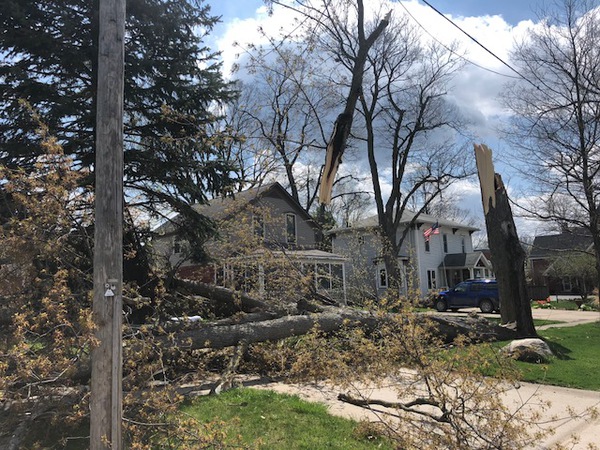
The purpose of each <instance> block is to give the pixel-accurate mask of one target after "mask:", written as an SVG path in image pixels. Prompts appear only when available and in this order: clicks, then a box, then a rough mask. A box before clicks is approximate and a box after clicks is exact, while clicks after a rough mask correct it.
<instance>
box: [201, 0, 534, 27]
mask: <svg viewBox="0 0 600 450" xmlns="http://www.w3.org/2000/svg"><path fill="white" fill-rule="evenodd" d="M428 2H429V3H430V4H431V5H432V6H434V7H435V8H437V9H438V10H440V11H441V12H443V13H444V14H451V15H453V16H483V15H486V14H487V15H498V14H499V15H501V16H502V17H503V18H504V20H506V21H507V22H508V23H510V24H512V25H516V24H517V23H518V22H519V21H521V20H527V19H533V18H535V17H536V11H537V10H538V8H539V6H541V5H542V4H543V2H541V1H540V0H431V1H428ZM207 3H208V4H209V5H211V11H212V12H213V14H215V15H219V16H223V20H224V21H228V20H231V19H233V18H240V19H245V18H248V17H252V16H254V13H255V12H256V10H257V9H258V8H260V7H261V6H263V5H264V2H263V1H262V0H208V1H207Z"/></svg>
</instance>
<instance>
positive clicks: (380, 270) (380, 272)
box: [376, 266, 389, 289]
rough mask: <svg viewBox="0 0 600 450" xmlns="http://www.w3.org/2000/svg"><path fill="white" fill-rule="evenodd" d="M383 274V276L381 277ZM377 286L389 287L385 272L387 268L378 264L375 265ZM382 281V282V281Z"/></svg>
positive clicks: (380, 287)
mask: <svg viewBox="0 0 600 450" xmlns="http://www.w3.org/2000/svg"><path fill="white" fill-rule="evenodd" d="M382 275H383V277H382ZM376 277H377V288H379V289H387V288H388V287H389V280H388V274H387V269H386V268H385V266H378V267H377V274H376ZM382 281H383V283H382Z"/></svg>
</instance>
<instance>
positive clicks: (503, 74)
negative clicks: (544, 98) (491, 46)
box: [398, 1, 522, 79]
mask: <svg viewBox="0 0 600 450" xmlns="http://www.w3.org/2000/svg"><path fill="white" fill-rule="evenodd" d="M398 3H400V6H402V8H404V10H405V11H406V14H408V15H409V16H410V17H411V18H412V20H414V22H415V23H416V24H417V25H418V26H419V27H421V29H422V30H423V31H424V32H425V33H427V34H428V35H429V36H430V37H431V38H432V39H433V40H434V41H436V42H437V43H438V44H440V45H441V46H442V47H444V48H445V49H446V50H448V51H449V52H450V53H452V54H454V55H456V56H457V57H459V58H460V59H462V60H464V61H466V62H467V63H469V64H471V65H473V66H475V67H479V68H480V69H482V70H485V71H487V72H491V73H493V74H495V75H500V76H503V77H507V78H513V79H518V78H519V77H515V76H513V75H508V74H506V73H502V72H498V71H496V70H493V69H490V68H488V67H484V66H482V65H481V64H478V63H476V62H474V61H471V60H470V59H469V58H467V57H466V56H464V55H461V54H460V53H457V52H456V51H455V50H453V49H451V48H450V47H448V46H447V45H446V44H444V43H443V42H442V41H440V40H439V39H438V38H437V37H435V36H434V35H433V34H432V33H430V32H429V30H428V29H427V28H425V26H424V25H423V24H421V22H419V21H418V20H417V18H416V17H415V16H413V15H412V13H411V12H410V11H409V10H408V8H407V7H406V6H405V5H404V2H402V1H400V2H398ZM428 6H429V5H428ZM488 51H489V50H488ZM496 58H498V57H496ZM513 71H514V69H513ZM519 76H520V77H521V78H522V75H520V74H519Z"/></svg>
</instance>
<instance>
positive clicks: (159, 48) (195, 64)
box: [0, 0, 235, 250]
mask: <svg viewBox="0 0 600 450" xmlns="http://www.w3.org/2000/svg"><path fill="white" fill-rule="evenodd" d="M216 20H217V19H216V18H215V17H212V16H210V11H209V7H208V6H206V5H204V4H203V0H128V2H127V22H126V42H125V49H126V50H125V181H124V182H125V192H126V197H127V198H126V201H127V203H128V205H129V206H130V207H135V208H136V209H138V210H139V209H141V210H143V211H145V213H146V214H148V215H149V216H154V217H157V216H164V215H165V213H167V212H172V211H176V212H179V213H180V217H186V218H187V219H188V220H187V221H186V223H187V224H188V226H187V228H186V230H185V231H186V232H187V237H188V238H189V240H190V242H191V243H192V244H193V243H197V242H201V241H202V240H203V239H204V238H205V237H206V233H207V232H208V231H209V229H210V224H209V223H208V222H207V221H205V220H203V219H202V217H200V216H199V215H198V214H197V213H196V212H195V211H194V210H193V208H192V207H191V205H192V204H193V203H202V202H205V201H206V199H207V197H208V196H210V195H211V194H214V193H218V192H221V191H223V190H224V189H226V188H227V186H228V184H230V182H231V179H230V176H229V174H230V173H231V172H230V167H229V166H228V164H227V163H226V162H224V161H223V160H222V159H221V158H219V157H218V155H219V151H218V150H219V146H220V145H222V144H223V142H224V140H225V139H226V138H224V137H223V136H220V135H219V134H218V133H217V132H215V131H214V130H215V127H214V124H215V123H216V121H217V119H218V117H216V116H215V115H214V114H213V112H212V111H213V110H214V108H213V106H214V105H218V104H219V103H223V102H227V101H229V100H231V99H232V98H233V97H234V96H235V92H234V90H233V89H232V86H231V85H230V84H229V83H227V82H225V81H224V80H223V78H222V75H221V73H220V66H219V64H218V63H217V62H216V59H215V57H216V55H215V54H214V53H212V52H211V51H210V50H209V49H208V48H207V47H206V46H205V45H204V44H203V39H204V37H205V36H206V33H208V32H209V31H210V30H211V28H212V27H213V25H214V24H215V23H216ZM0 29H1V30H2V32H1V33H0V164H2V165H5V166H6V167H7V168H9V169H10V168H16V167H20V168H22V169H25V170H26V171H30V170H33V168H34V165H35V163H36V160H37V159H38V156H39V155H40V154H42V148H41V145H40V138H39V134H37V133H36V132H35V129H36V123H35V121H34V120H32V119H31V111H30V110H28V108H24V107H23V106H22V100H25V101H26V102H27V103H28V104H29V105H31V107H32V108H33V109H34V110H35V111H37V112H38V113H39V114H40V116H41V117H42V120H43V121H44V122H45V123H46V124H47V126H48V128H49V130H50V133H51V134H52V135H53V136H55V137H56V138H57V140H58V142H59V144H60V145H61V146H62V148H63V149H64V153H65V154H66V155H68V156H69V157H70V158H72V160H73V164H74V166H75V167H76V168H80V169H91V170H90V171H89V174H90V175H89V177H87V179H84V180H83V183H82V184H83V186H84V187H86V186H91V185H93V174H94V172H93V165H94V161H95V121H96V119H95V102H96V77H97V39H98V37H97V34H98V0H93V1H89V0H47V1H43V2H42V1H34V0H6V1H4V2H3V6H2V8H0ZM86 189H87V187H86ZM130 212H131V211H130ZM126 217H132V216H131V215H126ZM134 231H136V232H139V229H138V228H135V227H134ZM134 234H136V233H134ZM130 240H131V242H133V243H136V242H138V243H139V241H140V236H139V233H137V236H133V237H130ZM134 246H135V247H137V250H140V248H139V245H135V244H134Z"/></svg>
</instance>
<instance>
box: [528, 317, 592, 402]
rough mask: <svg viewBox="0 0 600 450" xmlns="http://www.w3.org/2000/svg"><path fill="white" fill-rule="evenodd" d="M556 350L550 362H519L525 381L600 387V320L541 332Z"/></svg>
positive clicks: (573, 386)
mask: <svg viewBox="0 0 600 450" xmlns="http://www.w3.org/2000/svg"><path fill="white" fill-rule="evenodd" d="M538 334H539V335H540V336H541V337H542V338H544V340H546V342H547V343H548V345H549V346H550V348H551V349H552V351H553V352H554V354H555V356H556V357H555V358H553V359H552V360H551V361H550V363H549V364H527V363H522V362H517V365H518V366H519V368H520V369H521V371H522V373H523V380H524V381H531V382H534V383H543V384H553V385H557V386H565V387H572V388H578V389H590V390H595V391H600V377H598V376H597V375H598V366H599V364H600V322H595V323H589V324H584V325H577V326H574V327H562V328H550V329H548V330H541V331H539V333H538Z"/></svg>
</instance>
